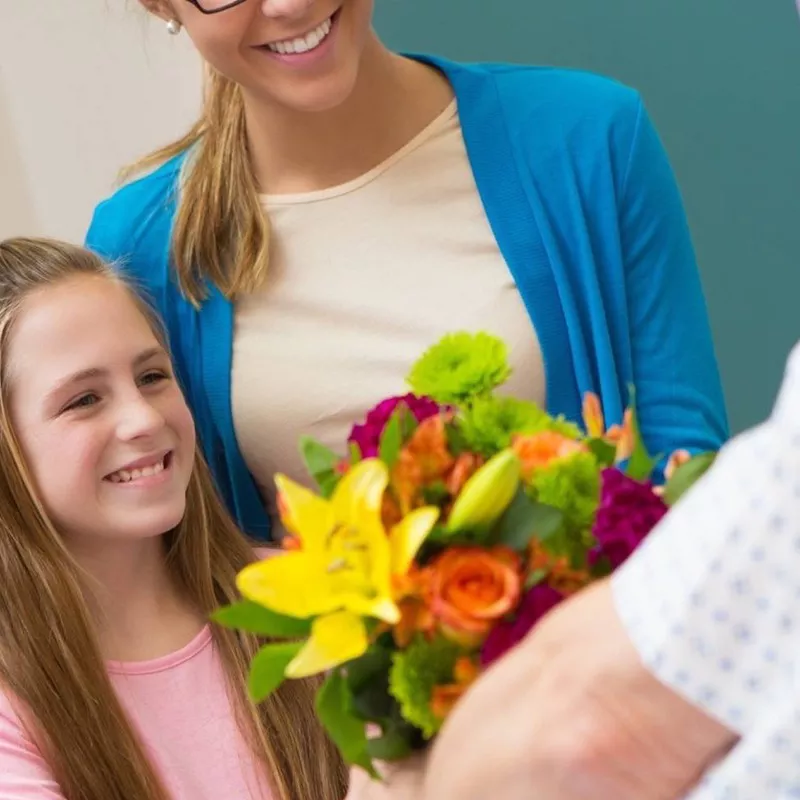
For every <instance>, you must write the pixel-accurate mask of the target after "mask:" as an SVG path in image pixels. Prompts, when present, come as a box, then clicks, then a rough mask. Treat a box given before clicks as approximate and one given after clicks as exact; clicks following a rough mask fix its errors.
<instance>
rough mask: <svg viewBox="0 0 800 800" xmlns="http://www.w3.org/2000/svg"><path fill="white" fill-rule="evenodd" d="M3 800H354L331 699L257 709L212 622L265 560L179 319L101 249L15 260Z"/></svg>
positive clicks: (0, 332)
mask: <svg viewBox="0 0 800 800" xmlns="http://www.w3.org/2000/svg"><path fill="white" fill-rule="evenodd" d="M0 465H2V469H1V470H0V800H167V798H170V799H171V800H228V799H230V800H251V799H252V800H267V798H269V799H270V800H341V798H342V797H343V796H344V794H345V783H346V780H345V779H346V775H345V772H344V770H343V767H342V764H341V762H340V760H339V758H338V757H337V755H336V753H335V751H334V750H333V748H332V747H331V745H330V744H329V743H328V741H327V739H326V738H325V736H324V734H323V732H322V731H321V729H320V727H319V726H318V725H317V724H316V722H315V717H314V712H313V691H312V689H313V687H311V686H309V685H308V684H303V683H296V682H290V683H288V684H286V685H285V686H284V688H283V689H282V690H281V691H280V692H278V693H277V694H276V695H275V696H274V698H273V699H271V700H269V701H268V702H266V703H264V704H263V705H261V706H259V707H258V708H254V707H253V706H252V705H251V704H250V703H249V701H248V698H247V693H246V675H247V668H248V662H249V659H250V658H251V657H252V655H253V654H254V652H255V651H256V649H257V648H258V646H259V643H258V642H257V641H256V640H255V639H254V638H252V637H249V636H240V635H237V634H235V633H233V632H230V631H227V630H224V629H221V628H219V627H216V626H214V627H210V626H209V625H208V624H207V619H208V616H209V613H210V612H211V611H212V610H213V609H215V608H217V607H219V606H220V605H223V604H225V603H228V602H230V601H232V600H233V599H234V598H235V597H236V590H235V584H234V579H235V576H236V574H237V572H238V571H239V570H240V569H241V568H242V567H243V566H244V565H245V564H247V563H248V562H250V561H252V560H253V558H254V557H255V556H254V553H253V550H252V549H251V547H250V545H249V544H248V542H247V541H246V540H245V539H244V538H243V536H242V535H241V534H240V533H239V531H238V530H237V529H236V527H235V526H234V524H233V523H232V522H231V520H230V518H229V517H228V515H227V514H226V513H225V512H224V510H223V507H222V505H221V504H220V502H219V500H218V499H217V496H216V494H215V491H214V488H213V487H212V483H211V479H210V477H209V473H208V469H207V468H206V466H205V464H204V462H203V461H202V459H201V458H200V457H199V456H198V455H197V454H196V452H195V438H194V426H193V422H192V417H191V415H190V413H189V410H188V408H187V406H186V404H185V402H184V400H183V396H182V394H181V391H180V389H179V388H178V384H177V382H176V380H175V377H174V374H173V371H172V366H171V363H170V358H169V355H168V354H167V352H166V347H165V343H164V337H163V335H162V332H161V330H160V328H159V327H158V324H157V322H156V320H155V318H154V316H153V314H152V313H151V312H150V310H149V309H148V308H147V307H146V306H145V305H143V303H142V302H140V300H139V299H138V298H137V296H136V295H135V294H134V293H133V292H132V291H131V289H130V288H129V287H128V286H127V285H125V284H124V283H123V282H122V281H121V280H120V279H119V278H118V277H116V276H115V274H114V272H113V271H112V270H111V269H110V268H109V267H108V266H106V265H105V264H104V263H103V262H102V261H100V260H99V259H98V258H96V257H95V256H93V255H91V254H90V253H88V252H87V251H84V250H81V249H78V248H74V247H71V246H67V245H64V244H58V243H55V242H49V241H44V240H25V239H17V240H9V241H6V242H2V243H0Z"/></svg>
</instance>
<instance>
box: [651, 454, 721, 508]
mask: <svg viewBox="0 0 800 800" xmlns="http://www.w3.org/2000/svg"><path fill="white" fill-rule="evenodd" d="M716 458H717V454H716V453H715V452H709V453H700V454H698V455H696V456H693V457H692V458H691V459H689V461H687V462H686V463H685V464H681V465H680V466H679V467H678V468H677V469H676V470H675V472H674V473H673V474H672V477H671V478H670V479H669V480H668V481H667V482H666V484H665V485H664V502H665V503H666V504H667V505H668V506H671V505H674V504H675V503H677V502H678V500H679V499H680V498H681V497H682V496H683V495H684V494H685V493H686V492H688V491H689V489H691V488H692V486H694V484H695V483H696V482H697V481H698V480H699V479H700V478H701V477H702V476H703V475H704V474H705V473H706V472H707V471H708V469H709V468H710V467H711V465H712V464H713V463H714V461H715V460H716Z"/></svg>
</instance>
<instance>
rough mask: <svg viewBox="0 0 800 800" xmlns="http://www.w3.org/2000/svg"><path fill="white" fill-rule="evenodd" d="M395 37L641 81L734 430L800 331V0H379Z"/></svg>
mask: <svg viewBox="0 0 800 800" xmlns="http://www.w3.org/2000/svg"><path fill="white" fill-rule="evenodd" d="M376 6H377V12H376V13H377V23H376V24H377V28H378V31H379V32H380V33H381V34H382V36H383V38H384V40H385V41H386V42H387V43H388V44H389V45H390V46H392V47H395V48H397V49H400V50H406V51H420V52H437V53H440V54H442V55H445V56H449V57H451V58H456V59H461V60H470V61H473V60H504V61H514V62H521V63H538V64H556V65H561V66H570V67H578V68H582V69H589V70H593V71H595V72H599V73H602V74H605V75H610V76H613V77H615V78H617V79H619V80H622V81H624V82H625V83H627V84H629V85H632V86H634V87H636V88H637V89H638V90H639V91H640V92H641V93H642V94H643V96H644V98H645V102H646V104H647V106H648V108H649V110H650V113H651V115H652V116H653V118H654V120H655V122H656V125H657V126H658V128H659V130H660V131H661V134H662V137H663V139H664V142H665V144H666V147H667V150H668V151H669V153H670V156H671V158H672V162H673V165H674V167H675V171H676V173H677V176H678V181H679V183H680V185H681V188H682V190H683V195H684V198H685V201H686V207H687V211H688V215H689V220H690V223H691V227H692V231H693V235H694V240H695V245H696V247H697V252H698V258H699V261H700V266H701V270H702V274H703V280H704V283H705V287H706V294H707V297H708V303H709V310H710V314H711V321H712V325H713V328H714V335H715V340H716V344H717V352H718V355H719V359H720V366H721V369H722V375H723V380H724V383H725V388H726V393H727V398H728V408H729V411H730V417H731V425H732V427H733V428H734V430H739V429H741V428H742V427H745V426H749V425H752V424H754V423H755V422H758V421H759V420H760V419H762V418H763V417H764V416H765V415H766V414H767V413H768V412H769V409H770V406H771V403H772V400H773V399H774V395H775V391H776V389H777V387H778V384H779V382H780V378H781V375H782V371H783V365H784V363H785V358H786V356H787V354H788V352H789V349H790V347H791V345H792V343H793V342H794V341H795V340H796V339H800V21H798V18H797V12H796V10H795V6H794V0H376Z"/></svg>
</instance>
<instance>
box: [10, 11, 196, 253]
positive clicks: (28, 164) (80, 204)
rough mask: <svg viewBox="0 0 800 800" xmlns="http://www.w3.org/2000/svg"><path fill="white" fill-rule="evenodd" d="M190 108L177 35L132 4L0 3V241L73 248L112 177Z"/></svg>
mask: <svg viewBox="0 0 800 800" xmlns="http://www.w3.org/2000/svg"><path fill="white" fill-rule="evenodd" d="M199 99H200V66H199V62H198V60H197V58H196V56H195V55H194V54H193V52H192V50H191V47H190V45H189V42H188V40H187V39H186V37H185V34H182V35H181V36H179V37H172V36H169V35H167V33H166V31H165V30H164V26H163V23H161V22H160V21H158V20H151V19H149V18H147V16H146V15H145V13H144V12H143V11H142V10H141V8H140V7H139V4H138V2H137V1H136V0H0V237H5V236H11V235H17V234H41V235H48V236H56V237H60V238H66V239H70V240H73V241H80V240H81V239H82V238H83V234H84V232H85V229H86V226H87V225H88V222H89V219H90V216H91V211H92V208H93V207H94V205H95V204H96V203H97V201H98V200H100V199H101V198H102V197H104V196H106V195H107V194H108V193H109V192H110V191H111V189H112V188H113V183H114V180H115V177H116V173H117V171H118V169H119V168H120V167H121V166H122V165H123V164H125V163H127V162H129V161H131V160H133V159H135V158H136V157H137V156H138V155H141V154H143V153H144V152H146V151H147V150H149V149H150V148H152V147H153V146H155V145H158V144H162V143H165V142H166V141H167V140H168V139H169V138H170V137H172V136H173V135H175V134H178V133H180V132H182V131H183V130H184V129H185V128H186V127H188V125H189V124H190V123H191V121H192V120H193V119H194V117H195V116H196V114H197V109H198V106H199Z"/></svg>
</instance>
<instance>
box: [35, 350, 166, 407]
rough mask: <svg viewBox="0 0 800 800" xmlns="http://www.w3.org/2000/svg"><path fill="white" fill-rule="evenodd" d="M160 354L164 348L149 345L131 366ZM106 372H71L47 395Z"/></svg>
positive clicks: (137, 365) (89, 370)
mask: <svg viewBox="0 0 800 800" xmlns="http://www.w3.org/2000/svg"><path fill="white" fill-rule="evenodd" d="M161 355H164V349H163V348H162V347H149V348H148V349H147V350H143V351H142V352H141V353H139V355H137V356H136V358H134V359H133V361H132V362H131V366H133V367H134V368H135V367H140V366H141V365H142V364H144V363H146V362H147V361H150V359H151V358H155V357H156V356H161ZM107 374H108V370H107V369H105V368H103V367H89V368H88V369H82V370H79V371H78V372H73V373H72V375H68V376H67V377H66V378H63V379H62V380H60V381H58V383H56V385H55V386H54V387H53V388H52V389H51V390H50V391H49V392H48V393H47V396H48V397H52V396H53V395H55V394H58V393H59V392H61V391H62V390H63V389H65V388H66V387H67V386H70V385H71V384H73V383H81V382H82V381H86V380H89V379H90V378H102V377H103V376H104V375H107Z"/></svg>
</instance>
